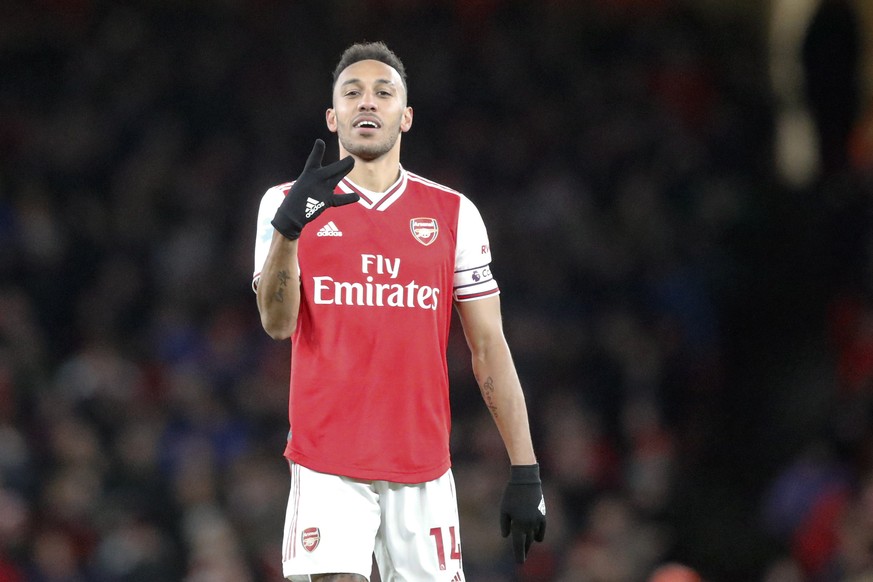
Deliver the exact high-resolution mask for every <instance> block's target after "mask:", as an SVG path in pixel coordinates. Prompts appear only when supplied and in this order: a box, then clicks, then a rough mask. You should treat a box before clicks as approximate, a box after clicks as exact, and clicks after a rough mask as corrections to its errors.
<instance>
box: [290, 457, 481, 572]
mask: <svg viewBox="0 0 873 582" xmlns="http://www.w3.org/2000/svg"><path fill="white" fill-rule="evenodd" d="M374 554H375V557H376V563H377V564H378V566H379V574H380V576H381V578H382V582H464V580H465V579H464V572H463V569H462V565H461V541H460V529H459V527H458V502H457V497H456V495H455V480H454V478H453V477H452V471H451V470H449V471H447V472H446V473H445V474H443V476H442V477H439V478H437V479H434V480H433V481H428V482H427V483H420V484H415V485H407V484H403V483H391V482H388V481H360V480H357V479H350V478H348V477H339V476H337V475H328V474H325V473H318V472H317V471H312V470H310V469H307V468H306V467H303V466H301V465H298V464H296V463H291V494H290V495H289V498H288V509H287V511H286V513H285V535H284V539H283V541H282V573H283V575H284V576H285V577H286V578H288V579H289V580H291V581H292V582H309V579H310V578H309V576H310V575H314V574H328V573H352V574H360V575H361V576H363V577H364V578H366V579H367V580H369V579H370V572H371V568H372V564H373V556H374Z"/></svg>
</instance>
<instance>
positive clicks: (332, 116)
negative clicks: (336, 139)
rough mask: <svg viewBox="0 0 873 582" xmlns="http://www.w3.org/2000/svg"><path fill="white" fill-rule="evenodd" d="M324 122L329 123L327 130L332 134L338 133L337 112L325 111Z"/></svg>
mask: <svg viewBox="0 0 873 582" xmlns="http://www.w3.org/2000/svg"><path fill="white" fill-rule="evenodd" d="M324 121H325V122H326V123H327V128H328V129H329V130H330V131H331V133H336V111H334V110H333V109H332V108H331V109H328V110H327V111H325V113H324Z"/></svg>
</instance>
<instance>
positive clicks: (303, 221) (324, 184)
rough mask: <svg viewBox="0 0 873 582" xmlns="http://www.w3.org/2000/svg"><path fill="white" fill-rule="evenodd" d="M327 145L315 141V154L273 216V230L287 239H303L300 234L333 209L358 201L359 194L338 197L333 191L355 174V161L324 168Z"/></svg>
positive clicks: (343, 160) (313, 152) (349, 157)
mask: <svg viewBox="0 0 873 582" xmlns="http://www.w3.org/2000/svg"><path fill="white" fill-rule="evenodd" d="M323 158H324V142H323V141H321V140H320V139H317V140H315V145H314V146H312V152H311V153H310V154H309V158H308V159H307V160H306V165H305V166H304V167H303V173H302V174H300V176H299V177H298V178H297V181H296V182H294V184H293V185H292V186H291V190H289V191H288V194H286V195H285V200H283V201H282V204H280V205H279V209H278V210H277V211H276V216H274V217H273V220H272V224H273V228H275V229H276V230H278V231H279V232H280V233H282V236H284V237H285V238H287V239H291V240H295V239H298V238H300V231H302V230H303V227H304V226H306V225H307V224H308V223H310V222H312V221H313V220H315V219H316V218H317V217H318V215H319V214H321V213H322V212H324V211H325V209H326V208H328V207H330V206H343V205H345V204H351V203H352V202H357V201H358V199H360V196H358V195H357V194H354V193H353V194H334V193H333V190H334V188H336V185H337V184H339V182H340V180H342V179H343V178H344V177H345V176H346V174H348V173H349V172H351V171H352V168H353V167H354V165H355V160H354V158H352V157H351V156H348V157H345V158H343V159H341V160H339V161H337V162H334V163H332V164H330V165H327V166H324V167H322V165H321V160H322V159H323Z"/></svg>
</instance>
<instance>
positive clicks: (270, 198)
mask: <svg viewBox="0 0 873 582" xmlns="http://www.w3.org/2000/svg"><path fill="white" fill-rule="evenodd" d="M290 186H291V185H290V184H282V185H280V186H273V187H272V188H270V189H269V190H267V191H266V192H265V193H264V195H263V197H261V206H260V207H259V208H258V232H257V236H256V238H255V269H254V272H253V273H252V289H254V290H255V291H257V288H258V281H259V280H260V278H261V269H263V268H264V261H266V260H267V251H269V250H270V242H271V241H272V240H273V230H274V229H273V225H272V224H271V221H272V220H273V217H274V216H276V209H278V208H279V205H280V204H282V200H284V199H285V192H286V191H287V190H288V188H289V187H290Z"/></svg>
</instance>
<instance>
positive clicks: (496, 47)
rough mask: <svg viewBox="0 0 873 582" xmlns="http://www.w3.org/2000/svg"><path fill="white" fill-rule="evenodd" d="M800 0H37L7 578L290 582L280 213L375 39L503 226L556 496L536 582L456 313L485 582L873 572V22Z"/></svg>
mask: <svg viewBox="0 0 873 582" xmlns="http://www.w3.org/2000/svg"><path fill="white" fill-rule="evenodd" d="M779 4H784V5H785V6H791V5H792V4H790V3H788V4H786V3H779V2H773V3H760V5H759V4H758V3H755V2H745V3H736V2H714V1H713V2H693V1H681V0H621V1H618V0H615V1H606V0H579V1H571V0H564V1H560V0H548V1H541V2H523V1H512V0H477V1H462V0H457V1H452V0H442V1H433V2H426V1H423V0H417V1H412V0H405V1H401V0H369V1H362V2H351V1H340V0H333V1H323V2H296V1H279V0H258V1H250V2H245V1H242V0H223V1H217V2H207V1H206V0H203V1H184V2H173V1H170V0H152V1H148V0H143V1H126V0H125V1H118V2H108V1H107V2H100V1H93V0H37V1H33V2H27V1H22V0H13V1H11V2H5V3H3V6H2V8H0V580H4V581H6V580H8V581H11V582H12V581H21V580H28V581H31V580H32V581H39V582H61V581H64V582H66V581H79V580H96V581H119V582H122V581H123V582H139V581H153V580H186V581H190V582H221V581H225V580H227V581H231V580H233V581H252V582H256V581H274V580H279V579H281V572H280V570H281V566H280V563H279V555H280V543H281V532H282V518H283V515H284V509H285V502H286V499H287V488H288V476H287V467H286V465H285V464H284V462H283V460H282V457H281V452H282V447H283V446H284V440H285V432H286V431H287V426H286V422H287V421H286V410H287V388H286V382H287V374H288V367H287V366H288V363H287V358H288V351H289V346H288V345H287V343H276V342H273V341H272V340H270V339H269V338H268V337H267V336H266V334H265V333H264V332H263V331H262V330H261V328H260V325H259V319H258V315H257V309H256V306H255V300H254V295H253V293H252V291H251V288H250V281H251V272H252V263H253V248H254V239H255V228H254V225H255V215H256V212H257V205H258V202H259V200H260V196H261V194H262V193H263V192H264V191H265V190H266V189H267V188H269V187H270V186H272V185H274V184H276V183H280V182H284V181H288V180H290V179H293V178H294V177H295V176H296V174H297V173H298V172H299V171H300V169H301V167H302V164H303V161H304V160H305V156H306V155H307V153H308V151H309V149H310V147H311V144H312V141H313V140H314V139H315V138H318V137H321V138H324V139H326V140H331V139H332V136H331V135H330V134H329V133H328V132H327V130H326V128H325V126H324V121H323V120H324V110H325V109H326V107H328V106H329V99H330V73H331V71H332V70H333V67H334V65H335V63H336V61H337V60H338V58H339V55H340V54H341V52H342V50H343V49H344V48H345V47H346V46H348V45H349V44H350V43H352V42H356V41H361V40H384V41H386V42H387V43H388V45H389V46H390V47H391V48H392V49H393V50H394V51H395V52H397V54H398V55H399V56H400V58H401V59H402V60H403V61H404V63H405V65H406V68H407V71H408V74H409V87H410V99H409V101H410V105H412V106H413V108H414V110H415V121H414V126H413V129H412V131H411V132H410V133H408V134H406V135H405V136H404V138H403V139H404V149H403V157H402V161H403V164H404V166H405V167H407V168H408V169H410V170H411V171H414V172H416V173H420V174H423V175H424V176H426V177H428V178H431V179H433V180H436V181H439V182H442V183H445V184H447V185H449V186H451V187H453V188H456V189H458V190H461V191H463V192H464V193H466V194H467V195H468V196H469V197H470V198H471V199H472V200H474V201H475V202H476V204H477V205H478V206H479V208H480V211H481V212H482V214H483V216H484V218H485V221H486V224H487V225H488V228H489V234H490V238H491V244H492V248H493V251H494V263H493V269H494V272H495V276H496V278H497V280H498V282H499V284H500V286H501V289H502V292H503V293H502V302H503V307H504V321H505V327H506V332H507V336H508V339H509V342H510V345H511V347H512V349H513V354H514V357H515V360H516V364H517V367H518V370H519V373H520V375H521V377H522V381H523V384H524V386H525V390H526V393H527V397H528V404H529V409H530V413H531V421H532V426H533V430H534V433H535V441H536V447H537V451H538V454H539V457H540V462H541V466H542V474H543V477H544V481H545V488H546V496H547V503H548V508H549V514H548V518H549V529H548V535H547V539H546V542H545V543H544V544H539V545H537V546H535V548H534V549H533V551H532V553H531V556H530V559H529V561H528V563H527V564H526V566H525V567H524V568H522V569H516V568H514V566H513V565H512V562H511V556H510V553H509V544H508V542H506V540H503V539H502V538H500V536H499V532H498V521H497V507H498V503H499V498H500V494H501V491H502V488H503V485H504V483H505V480H506V478H507V477H508V467H507V465H508V462H507V459H506V455H505V452H504V450H503V446H502V443H501V442H500V440H499V437H498V435H497V431H496V429H495V428H494V426H493V423H492V422H491V420H490V418H489V417H488V414H487V410H486V409H485V407H484V405H483V404H482V403H481V399H480V397H479V393H478V389H477V388H476V385H475V382H474V381H473V377H472V372H471V369H470V365H469V353H468V352H467V349H466V346H465V344H464V340H463V337H462V335H461V334H460V332H459V330H458V329H457V327H456V328H455V330H454V332H453V341H452V345H451V348H450V353H449V358H450V364H451V373H452V382H453V389H452V390H453V392H452V398H453V406H454V410H455V424H454V431H453V452H454V458H455V476H456V480H457V483H458V488H459V496H460V507H461V519H462V524H461V525H462V529H463V551H464V553H463V555H464V564H465V570H466V573H467V578H468V579H469V580H471V581H473V582H498V581H499V582H503V581H515V580H523V581H537V582H624V581H627V582H635V581H643V580H645V579H646V578H647V576H648V575H649V574H650V573H651V572H652V570H653V569H654V568H655V567H657V566H658V565H659V564H662V563H664V562H668V561H679V562H683V563H685V564H688V565H690V566H693V567H694V568H696V569H697V570H698V571H699V572H700V573H701V574H702V575H703V576H704V577H705V578H706V579H707V580H708V581H710V582H719V581H724V582H732V581H747V580H767V581H769V582H794V581H810V582H815V581H831V580H834V581H836V580H847V581H850V580H861V579H862V577H863V576H865V575H866V576H870V575H873V554H871V548H873V487H871V484H873V481H871V480H870V478H869V469H870V459H871V452H873V438H871V428H873V423H871V417H870V402H869V401H870V379H871V376H873V309H871V303H870V295H869V291H870V276H871V270H870V262H869V258H870V257H869V251H870V249H871V248H873V247H871V243H873V239H871V236H870V234H871V228H870V227H871V225H870V210H871V202H870V194H871V190H870V186H871V183H870V177H871V174H870V170H871V168H873V147H871V144H873V132H871V126H870V121H869V120H868V119H867V114H866V111H865V107H864V104H865V98H864V75H863V70H864V64H865V62H866V61H865V56H864V55H865V53H864V47H865V42H866V34H865V30H866V27H865V26H864V24H863V17H864V16H865V15H864V14H863V13H862V12H863V11H859V6H861V3H860V2H859V3H857V4H852V3H849V2H848V1H845V2H844V1H842V0H825V1H824V2H822V3H821V5H820V6H819V5H818V4H817V3H816V2H814V0H813V1H812V2H810V3H809V5H810V6H811V8H810V10H809V11H808V14H807V15H806V17H805V18H801V17H798V18H796V19H793V20H790V21H789V20H788V19H782V18H781V17H780V18H775V17H774V14H778V10H777V8H778V6H777V5H779ZM793 6H795V7H796V6H799V4H797V3H795V4H793ZM798 22H800V24H799V25H798V24H797V23H798ZM788 25H795V27H796V28H797V29H798V30H799V31H800V34H798V35H795V36H796V38H795V42H794V44H791V43H787V44H785V43H783V44H781V45H778V47H781V49H782V53H781V54H782V56H783V57H784V56H785V55H786V54H787V55H788V57H789V58H788V60H787V61H786V60H785V59H784V58H783V60H781V61H780V60H777V59H775V58H774V55H775V54H777V53H778V51H777V50H775V48H774V47H776V44H775V43H774V41H773V35H774V31H779V30H782V29H781V28H780V26H785V27H787V26H788ZM783 40H784V39H783ZM778 47H777V48H778ZM786 62H788V63H790V64H791V65H792V66H794V67H796V71H797V72H798V73H799V75H800V82H796V83H794V84H793V85H792V84H791V82H788V83H787V84H786V83H784V82H783V83H781V84H778V83H775V82H774V80H775V79H777V78H778V77H779V76H780V75H779V74H774V71H775V72H776V73H784V72H786V71H791V70H794V69H791V67H788V66H787V65H786V64H785V63H786ZM774 63H775V65H774ZM774 66H775V69H774ZM789 77H790V75H789ZM783 81H784V79H783ZM804 128H805V129H806V131H803V130H804ZM329 143H332V142H331V141H329ZM333 151H335V150H333ZM329 155H330V151H329ZM333 155H335V153H334V154H333ZM792 155H794V156H795V157H794V158H792V157H791V156H792ZM804 155H806V157H803V156H804ZM797 156H800V157H799V158H798V157H797ZM789 158H790V159H793V160H795V162H794V163H793V164H788V163H785V164H783V163H780V160H781V161H784V160H785V159H789ZM798 159H799V160H800V162H797V160H798ZM398 357H402V354H398ZM398 438H403V435H398ZM864 579H866V578H864Z"/></svg>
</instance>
